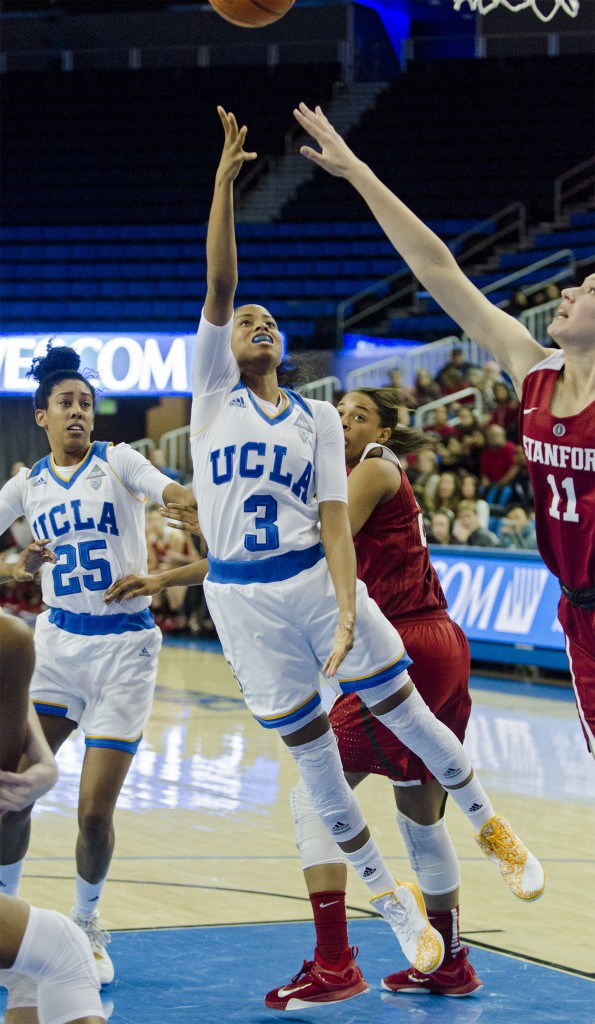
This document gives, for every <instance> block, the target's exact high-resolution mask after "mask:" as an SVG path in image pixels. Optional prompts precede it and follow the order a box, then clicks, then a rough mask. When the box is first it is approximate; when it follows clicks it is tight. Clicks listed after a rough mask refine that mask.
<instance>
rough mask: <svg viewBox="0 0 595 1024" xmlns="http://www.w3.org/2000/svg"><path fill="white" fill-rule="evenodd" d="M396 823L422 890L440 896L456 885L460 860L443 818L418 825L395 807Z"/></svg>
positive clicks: (457, 884) (455, 887)
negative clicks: (431, 823)
mask: <svg viewBox="0 0 595 1024" xmlns="http://www.w3.org/2000/svg"><path fill="white" fill-rule="evenodd" d="M397 825H398V826H399V831H400V833H401V835H402V837H403V840H404V842H405V846H406V848H407V853H408V855H409V861H410V863H411V867H412V868H413V870H414V871H415V873H416V875H417V879H418V882H419V885H420V888H421V890H422V892H424V893H426V894H427V895H428V896H442V895H444V894H446V893H449V892H452V891H453V890H454V889H457V888H458V886H459V884H460V871H459V862H458V859H457V855H456V852H455V849H454V846H453V845H452V841H451V838H450V836H449V834H448V830H447V828H446V823H445V821H444V818H440V820H439V821H437V822H435V823H434V824H433V825H420V824H419V823H418V822H417V821H412V819H411V818H408V817H407V816H406V815H405V814H403V813H402V812H401V811H397Z"/></svg>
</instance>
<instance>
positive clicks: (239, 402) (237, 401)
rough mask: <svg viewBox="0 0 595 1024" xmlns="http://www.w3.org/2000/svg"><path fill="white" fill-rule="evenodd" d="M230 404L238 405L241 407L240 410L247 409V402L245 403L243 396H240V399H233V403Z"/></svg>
mask: <svg viewBox="0 0 595 1024" xmlns="http://www.w3.org/2000/svg"><path fill="white" fill-rule="evenodd" d="M229 404H230V405H237V406H239V407H240V409H245V408H246V403H245V401H244V399H243V398H242V396H241V395H240V396H239V398H232V400H231V402H230V403H229Z"/></svg>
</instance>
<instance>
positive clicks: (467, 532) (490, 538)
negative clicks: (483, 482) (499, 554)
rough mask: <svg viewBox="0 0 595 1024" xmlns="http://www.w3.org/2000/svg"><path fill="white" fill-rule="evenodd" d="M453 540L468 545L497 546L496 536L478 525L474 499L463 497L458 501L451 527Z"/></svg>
mask: <svg viewBox="0 0 595 1024" xmlns="http://www.w3.org/2000/svg"><path fill="white" fill-rule="evenodd" d="M452 536H453V540H454V541H455V542H456V543H457V544H465V545H466V546H468V547H478V548H497V547H498V546H499V543H498V538H497V537H496V534H495V533H492V531H491V530H484V529H482V527H481V526H480V525H479V514H478V511H477V505H476V503H475V502H474V501H469V500H468V499H464V500H463V501H461V502H460V504H459V508H458V511H457V514H456V517H455V521H454V525H453V528H452Z"/></svg>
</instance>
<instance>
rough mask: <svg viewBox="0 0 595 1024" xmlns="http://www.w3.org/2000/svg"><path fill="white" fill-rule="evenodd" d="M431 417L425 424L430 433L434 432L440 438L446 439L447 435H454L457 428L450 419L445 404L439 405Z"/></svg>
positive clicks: (425, 428)
mask: <svg viewBox="0 0 595 1024" xmlns="http://www.w3.org/2000/svg"><path fill="white" fill-rule="evenodd" d="M430 415H431V419H430V420H429V422H428V423H426V424H425V425H424V428H423V429H424V430H425V431H426V432H427V433H428V434H434V435H435V436H436V437H437V438H438V439H439V440H442V441H444V440H446V438H447V437H454V436H455V435H456V430H455V428H454V426H453V425H452V423H449V421H448V409H447V407H446V406H445V405H438V406H436V408H435V409H433V410H432V412H431V414H430Z"/></svg>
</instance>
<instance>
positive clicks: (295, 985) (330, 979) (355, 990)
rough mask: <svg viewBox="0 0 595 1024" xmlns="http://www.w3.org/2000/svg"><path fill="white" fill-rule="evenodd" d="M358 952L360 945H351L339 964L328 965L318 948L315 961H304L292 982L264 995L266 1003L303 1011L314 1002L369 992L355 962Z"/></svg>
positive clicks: (347, 997)
mask: <svg viewBox="0 0 595 1024" xmlns="http://www.w3.org/2000/svg"><path fill="white" fill-rule="evenodd" d="M357 952H358V949H357V946H353V947H350V948H348V949H346V950H345V952H344V953H343V956H342V957H341V959H340V960H339V962H338V963H337V964H326V963H325V962H324V960H322V959H321V957H320V954H319V953H318V950H314V960H304V963H303V965H302V969H301V971H298V973H297V974H296V975H295V977H293V978H292V979H291V981H290V982H289V984H288V985H282V986H281V988H274V989H273V991H272V992H269V993H268V994H267V995H266V996H265V997H264V1005H265V1006H268V1007H269V1009H270V1010H301V1009H307V1007H308V1006H312V1004H313V1003H317V1004H318V1003H338V1002H340V1001H341V1000H342V999H353V997H354V996H360V995H363V994H364V992H369V991H370V989H369V988H368V984H367V982H366V981H365V979H364V976H363V975H362V972H361V971H360V969H359V967H358V966H357V964H356V962H355V958H356V956H357Z"/></svg>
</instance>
